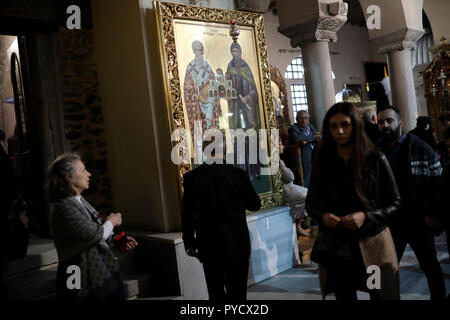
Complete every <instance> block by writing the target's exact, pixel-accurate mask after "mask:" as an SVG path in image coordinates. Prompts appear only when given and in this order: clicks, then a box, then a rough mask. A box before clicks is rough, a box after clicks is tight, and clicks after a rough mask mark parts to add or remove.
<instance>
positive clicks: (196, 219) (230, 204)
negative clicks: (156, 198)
mask: <svg viewBox="0 0 450 320" xmlns="http://www.w3.org/2000/svg"><path fill="white" fill-rule="evenodd" d="M183 186H184V195H183V204H182V229H183V241H184V245H185V248H186V249H194V250H195V249H198V253H199V258H200V260H203V259H205V258H223V259H225V260H227V259H229V260H230V262H232V261H239V260H241V259H248V258H249V257H250V236H249V232H248V227H247V219H246V215H245V210H246V209H247V210H252V211H256V210H258V209H259V208H260V207H261V199H260V198H259V196H258V195H257V194H256V192H255V190H254V188H253V186H252V184H251V182H250V178H249V176H248V173H247V172H246V171H244V170H242V169H240V168H237V167H235V166H233V165H230V164H211V165H207V164H203V165H201V166H200V167H198V168H196V169H194V170H192V171H190V172H188V173H186V174H185V176H184V182H183Z"/></svg>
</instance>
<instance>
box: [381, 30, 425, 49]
mask: <svg viewBox="0 0 450 320" xmlns="http://www.w3.org/2000/svg"><path fill="white" fill-rule="evenodd" d="M424 34H425V30H423V29H422V30H414V29H406V30H401V31H400V32H396V33H395V34H391V35H389V36H387V37H384V38H382V39H375V40H374V41H375V42H376V43H377V44H378V53H379V54H388V53H390V52H392V51H395V50H413V49H414V48H415V47H416V44H417V40H419V39H420V38H421V37H422V36H423V35H424Z"/></svg>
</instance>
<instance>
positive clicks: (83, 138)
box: [58, 28, 113, 213]
mask: <svg viewBox="0 0 450 320" xmlns="http://www.w3.org/2000/svg"><path fill="white" fill-rule="evenodd" d="M58 50H59V51H58V54H59V61H60V68H59V70H60V73H61V79H62V81H63V84H62V90H63V97H62V99H63V110H64V128H65V138H66V150H70V151H73V152H77V153H78V154H80V156H81V158H82V160H83V162H84V163H85V165H86V168H87V169H88V170H89V172H90V173H91V174H92V176H91V179H90V184H89V190H87V191H86V192H85V193H84V195H85V197H86V198H87V199H88V200H89V201H90V202H91V203H92V204H93V205H94V206H95V207H96V208H97V209H98V210H100V211H105V212H106V213H109V212H110V211H111V210H112V208H113V203H112V201H113V197H112V191H111V179H110V176H109V171H108V161H107V144H106V138H105V132H104V131H105V123H104V117H103V111H104V110H103V103H102V99H101V97H100V93H99V89H98V85H99V83H98V82H99V81H98V74H97V65H96V63H95V58H94V42H93V38H92V30H86V29H81V30H77V31H70V30H68V29H66V28H61V30H60V32H59V33H58Z"/></svg>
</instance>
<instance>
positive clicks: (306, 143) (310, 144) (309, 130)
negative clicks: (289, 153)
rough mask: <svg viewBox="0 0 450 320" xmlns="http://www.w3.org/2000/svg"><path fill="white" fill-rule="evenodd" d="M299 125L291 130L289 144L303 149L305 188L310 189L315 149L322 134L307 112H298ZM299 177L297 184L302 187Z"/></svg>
mask: <svg viewBox="0 0 450 320" xmlns="http://www.w3.org/2000/svg"><path fill="white" fill-rule="evenodd" d="M296 120H297V123H296V124H295V125H293V126H292V127H290V128H289V131H288V133H289V144H298V145H299V146H300V148H301V161H302V167H303V182H304V187H305V188H308V186H309V181H310V178H311V164H312V154H313V149H314V147H315V145H316V144H317V142H318V141H319V140H320V133H319V132H318V131H316V129H315V128H314V126H313V125H312V124H310V123H309V113H308V111H305V110H300V111H299V112H297V117H296ZM298 179H299V178H298V177H297V178H296V180H294V183H295V184H298V185H300V181H299V180H298Z"/></svg>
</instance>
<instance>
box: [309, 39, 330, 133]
mask: <svg viewBox="0 0 450 320" xmlns="http://www.w3.org/2000/svg"><path fill="white" fill-rule="evenodd" d="M301 49H302V56H303V65H304V68H305V84H306V93H307V97H308V107H309V113H310V115H311V123H312V124H313V125H314V126H315V127H316V128H317V130H322V122H323V119H324V117H325V113H326V112H327V110H328V109H329V108H330V107H331V106H332V105H333V104H334V103H335V102H336V99H335V92H334V84H333V75H332V71H331V70H332V69H331V59H330V52H329V46H328V41H316V42H311V43H308V44H305V45H303V46H302V47H301Z"/></svg>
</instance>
